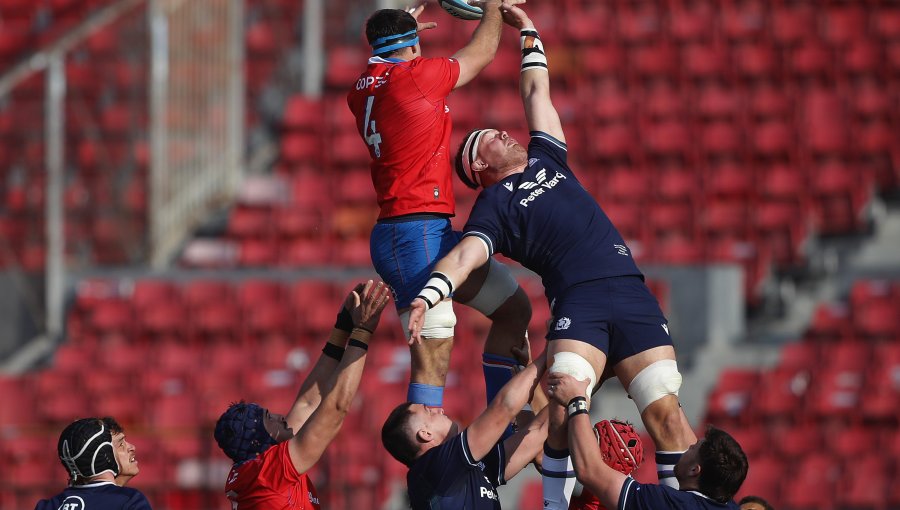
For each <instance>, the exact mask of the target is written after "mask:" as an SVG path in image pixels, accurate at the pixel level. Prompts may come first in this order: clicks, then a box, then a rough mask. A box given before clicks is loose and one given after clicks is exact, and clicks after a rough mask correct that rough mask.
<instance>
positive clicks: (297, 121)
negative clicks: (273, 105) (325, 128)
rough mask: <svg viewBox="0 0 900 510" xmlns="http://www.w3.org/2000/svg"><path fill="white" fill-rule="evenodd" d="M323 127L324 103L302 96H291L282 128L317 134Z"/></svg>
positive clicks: (285, 110)
mask: <svg viewBox="0 0 900 510" xmlns="http://www.w3.org/2000/svg"><path fill="white" fill-rule="evenodd" d="M322 125H323V119H322V101H319V100H316V99H310V98H306V97H304V96H302V95H295V96H291V97H290V98H289V99H288V101H287V105H286V106H285V108H284V120H283V121H282V126H283V127H284V129H286V130H288V131H309V132H316V131H318V130H319V129H321V127H322Z"/></svg>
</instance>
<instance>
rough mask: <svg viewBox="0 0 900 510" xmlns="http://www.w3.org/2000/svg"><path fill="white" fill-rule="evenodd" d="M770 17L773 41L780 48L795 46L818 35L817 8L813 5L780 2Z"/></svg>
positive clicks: (774, 7)
mask: <svg viewBox="0 0 900 510" xmlns="http://www.w3.org/2000/svg"><path fill="white" fill-rule="evenodd" d="M769 16H770V20H771V21H770V22H771V26H772V39H773V40H774V41H775V42H776V43H777V44H778V45H779V46H782V47H790V46H794V45H796V44H798V43H801V42H803V41H806V40H809V39H810V38H811V37H814V36H815V34H816V26H817V20H816V8H815V6H814V5H812V4H807V3H788V2H783V3H782V2H779V3H778V4H776V5H774V6H773V9H772V10H771V12H770V13H769Z"/></svg>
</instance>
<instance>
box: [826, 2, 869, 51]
mask: <svg viewBox="0 0 900 510" xmlns="http://www.w3.org/2000/svg"><path fill="white" fill-rule="evenodd" d="M824 14H825V16H824V23H823V25H822V28H823V31H822V32H823V35H824V37H825V40H826V41H828V43H830V44H831V45H832V46H845V45H848V44H851V43H853V42H855V41H858V40H860V39H862V38H863V37H865V36H866V34H867V32H868V19H867V16H866V8H865V7H864V6H862V5H860V4H855V5H832V6H829V7H828V8H827V9H826V10H825V13H824Z"/></svg>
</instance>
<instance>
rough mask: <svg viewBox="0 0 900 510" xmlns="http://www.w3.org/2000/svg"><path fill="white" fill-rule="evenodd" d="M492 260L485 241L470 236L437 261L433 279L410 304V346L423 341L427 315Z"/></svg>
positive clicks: (432, 274)
mask: <svg viewBox="0 0 900 510" xmlns="http://www.w3.org/2000/svg"><path fill="white" fill-rule="evenodd" d="M489 257H490V255H489V253H488V250H487V248H486V247H485V243H484V241H482V240H481V239H479V238H477V237H475V236H467V237H463V239H462V241H460V242H459V244H457V245H456V246H454V247H453V249H452V250H450V253H448V254H447V255H446V256H444V258H442V259H441V260H440V261H438V263H437V265H436V266H435V267H434V272H432V273H431V276H432V277H431V279H429V280H428V283H427V284H426V285H425V288H424V289H422V291H421V292H419V297H417V298H416V299H414V300H413V302H412V304H411V305H410V310H409V332H410V337H409V343H410V345H412V344H413V343H421V342H422V336H421V333H422V321H423V319H424V318H425V312H426V311H427V310H428V309H430V308H432V307H433V306H434V305H436V304H438V303H439V302H440V301H442V300H444V299H447V298H448V297H449V296H450V294H452V293H453V289H456V288H458V287H459V286H460V285H462V284H463V283H464V282H465V281H466V279H468V278H469V274H471V273H472V271H474V270H475V269H477V268H479V267H481V266H483V265H484V264H485V262H487V261H488V258H489ZM426 300H427V301H426Z"/></svg>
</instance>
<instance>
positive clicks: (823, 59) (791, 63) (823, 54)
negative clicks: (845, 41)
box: [786, 40, 834, 83]
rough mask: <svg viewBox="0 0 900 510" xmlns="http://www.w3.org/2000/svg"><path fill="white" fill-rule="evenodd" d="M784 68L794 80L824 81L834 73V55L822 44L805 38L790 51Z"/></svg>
mask: <svg viewBox="0 0 900 510" xmlns="http://www.w3.org/2000/svg"><path fill="white" fill-rule="evenodd" d="M786 68H787V71H788V73H789V75H791V76H792V77H793V78H794V79H796V80H807V81H808V82H810V83H825V82H827V81H828V80H829V79H830V78H831V77H832V76H833V75H834V56H833V54H832V51H831V50H830V49H829V48H828V47H827V46H825V45H824V44H822V43H820V42H818V41H815V40H807V41H805V42H804V43H802V44H801V45H800V46H798V47H796V48H794V49H793V50H792V51H791V52H790V54H789V56H788V58H787V65H786Z"/></svg>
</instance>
